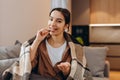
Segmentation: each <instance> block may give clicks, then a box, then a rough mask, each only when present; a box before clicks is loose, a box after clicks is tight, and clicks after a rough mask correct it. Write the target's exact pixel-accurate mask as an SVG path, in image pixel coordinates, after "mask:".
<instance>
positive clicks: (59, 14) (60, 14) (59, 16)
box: [50, 10, 64, 19]
mask: <svg viewBox="0 0 120 80" xmlns="http://www.w3.org/2000/svg"><path fill="white" fill-rule="evenodd" d="M50 17H53V18H60V19H64V16H63V14H62V13H61V12H60V11H57V10H55V11H53V12H52V13H51V15H50Z"/></svg>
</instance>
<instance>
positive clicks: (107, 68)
mask: <svg viewBox="0 0 120 80" xmlns="http://www.w3.org/2000/svg"><path fill="white" fill-rule="evenodd" d="M109 73H110V63H109V61H107V60H106V61H105V69H104V76H105V77H108V78H109Z"/></svg>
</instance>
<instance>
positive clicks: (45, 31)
mask: <svg viewBox="0 0 120 80" xmlns="http://www.w3.org/2000/svg"><path fill="white" fill-rule="evenodd" d="M48 33H49V31H48V29H45V28H43V29H41V30H39V31H38V32H37V35H36V38H35V40H34V42H33V43H32V45H31V51H30V58H31V62H32V61H33V60H34V58H35V57H36V52H37V48H38V45H39V44H40V43H41V41H42V40H43V39H44V38H45V37H46V36H47V35H48Z"/></svg>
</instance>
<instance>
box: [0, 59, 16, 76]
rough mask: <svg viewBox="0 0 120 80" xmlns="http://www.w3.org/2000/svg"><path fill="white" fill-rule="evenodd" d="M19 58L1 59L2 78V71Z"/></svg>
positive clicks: (0, 73)
mask: <svg viewBox="0 0 120 80" xmlns="http://www.w3.org/2000/svg"><path fill="white" fill-rule="evenodd" d="M17 60H18V58H12V59H4V60H0V78H1V77H2V73H3V72H4V71H5V70H6V69H7V68H9V67H10V66H11V65H12V64H13V63H14V62H15V61H17Z"/></svg>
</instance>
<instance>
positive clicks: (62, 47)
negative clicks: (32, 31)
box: [30, 8, 71, 80]
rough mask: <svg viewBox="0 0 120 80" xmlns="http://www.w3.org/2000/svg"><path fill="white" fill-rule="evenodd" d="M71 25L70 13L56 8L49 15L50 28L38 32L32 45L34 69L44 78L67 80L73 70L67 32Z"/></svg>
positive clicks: (31, 52) (31, 54)
mask: <svg viewBox="0 0 120 80" xmlns="http://www.w3.org/2000/svg"><path fill="white" fill-rule="evenodd" d="M69 25H70V12H69V11H68V10H67V9H64V8H54V9H53V10H51V12H50V14H49V21H48V27H47V28H42V29H41V30H39V31H38V32H37V35H36V38H35V40H34V42H33V43H32V45H31V51H30V57H31V63H32V68H33V70H34V69H37V74H39V75H40V76H43V77H48V78H54V79H56V80H65V79H66V78H67V76H68V75H69V73H70V69H71V65H70V63H71V54H70V47H69V45H68V40H67V39H68V37H67V35H68V34H67V33H66V32H65V31H66V30H67V29H68V28H69Z"/></svg>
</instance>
